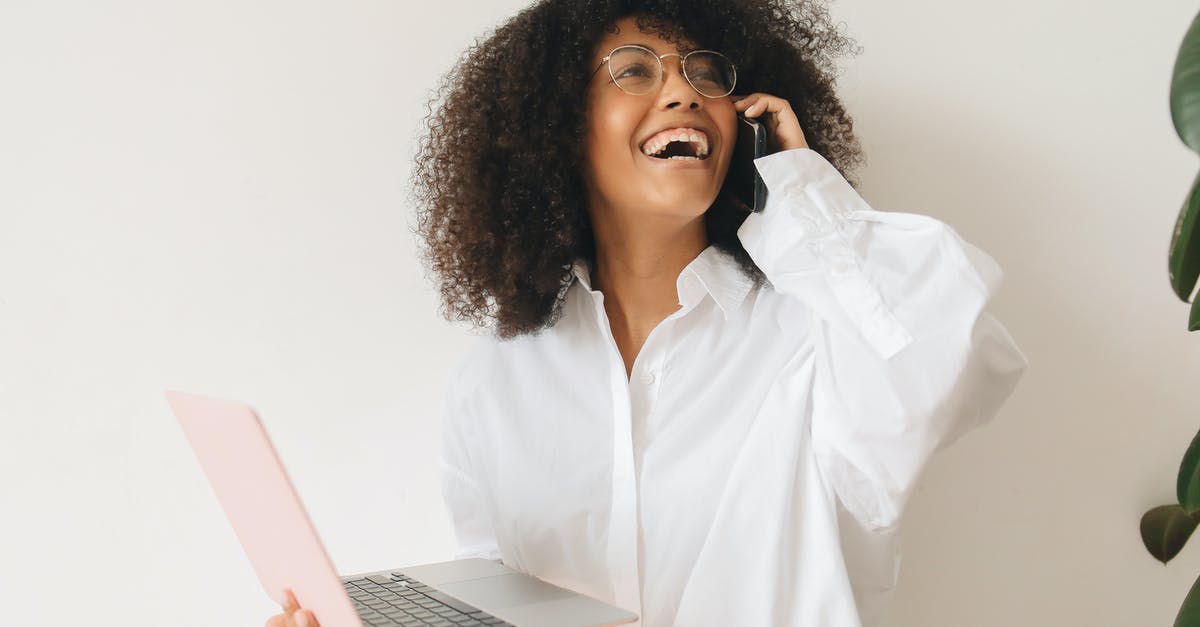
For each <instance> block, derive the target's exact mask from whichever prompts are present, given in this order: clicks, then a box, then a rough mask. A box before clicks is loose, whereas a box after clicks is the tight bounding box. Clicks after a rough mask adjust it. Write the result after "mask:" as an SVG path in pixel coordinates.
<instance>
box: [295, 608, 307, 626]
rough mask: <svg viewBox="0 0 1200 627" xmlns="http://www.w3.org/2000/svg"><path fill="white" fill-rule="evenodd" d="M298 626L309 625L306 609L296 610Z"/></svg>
mask: <svg viewBox="0 0 1200 627" xmlns="http://www.w3.org/2000/svg"><path fill="white" fill-rule="evenodd" d="M296 627H308V612H305V611H304V610H300V611H299V612H296Z"/></svg>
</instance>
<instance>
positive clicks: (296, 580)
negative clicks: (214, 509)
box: [166, 392, 362, 627]
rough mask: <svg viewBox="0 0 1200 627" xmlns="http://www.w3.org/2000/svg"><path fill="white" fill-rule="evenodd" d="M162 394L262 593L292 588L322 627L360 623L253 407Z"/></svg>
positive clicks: (275, 594)
mask: <svg viewBox="0 0 1200 627" xmlns="http://www.w3.org/2000/svg"><path fill="white" fill-rule="evenodd" d="M166 395H167V402H168V403H169V404H170V405H171V410H172V411H173V412H175V416H176V417H177V418H179V422H180V424H181V425H183V431H184V433H186V434H187V438H188V440H189V441H191V443H192V449H193V450H195V451H196V457H198V458H199V460H200V466H201V467H202V468H204V473H205V474H206V475H208V480H209V483H211V484H212V487H213V491H215V492H216V494H217V500H218V501H220V503H221V507H222V508H224V509H225V515H226V516H227V517H229V522H231V523H232V524H233V530H234V532H236V533H237V537H238V540H239V541H241V543H242V549H243V550H245V552H246V555H247V556H248V557H249V558H250V563H251V564H253V565H254V571H255V572H256V573H257V574H258V580H259V581H260V582H262V585H263V589H265V590H266V592H267V595H269V596H270V597H271V598H272V599H273V600H275V601H276V602H282V600H283V599H284V593H283V590H284V588H291V589H292V590H293V591H294V592H295V594H296V600H297V601H299V603H300V606H301V607H303V608H305V609H307V610H310V611H311V612H313V614H315V615H316V617H317V621H318V622H319V623H321V627H362V622H361V621H360V620H359V618H358V613H357V612H355V611H354V605H353V604H352V603H351V602H350V597H349V596H347V595H346V592H345V589H344V588H343V587H342V582H341V579H339V578H338V575H337V571H336V570H334V567H333V563H332V562H330V561H329V556H328V554H326V553H325V548H324V546H322V545H321V540H320V538H318V537H317V532H316V530H315V529H313V526H312V522H311V521H310V520H309V518H308V514H307V513H306V512H305V511H304V506H303V505H301V503H300V498H299V497H298V496H297V495H296V491H295V490H294V489H293V488H292V483H291V481H290V480H288V477H287V473H286V472H284V470H283V465H282V464H280V462H279V457H278V456H277V455H276V454H275V447H273V446H272V445H271V441H270V439H269V438H268V437H267V433H266V431H265V430H264V429H263V426H262V422H261V421H260V420H259V418H258V415H257V414H255V412H254V409H253V408H251V407H250V406H249V405H246V404H244V403H238V402H236V401H226V400H221V399H216V398H206V397H203V396H196V395H194V394H185V393H183V392H167V393H166Z"/></svg>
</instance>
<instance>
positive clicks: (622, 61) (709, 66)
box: [608, 46, 734, 98]
mask: <svg viewBox="0 0 1200 627" xmlns="http://www.w3.org/2000/svg"><path fill="white" fill-rule="evenodd" d="M608 68H609V72H611V73H612V77H613V80H614V81H616V83H617V86H618V87H620V88H621V89H623V90H625V91H627V92H629V93H631V94H634V95H641V94H645V93H649V92H650V91H653V90H654V89H656V88H657V87H658V83H659V81H660V80H662V76H661V72H662V63H660V61H659V59H658V57H656V56H654V55H653V54H652V53H650V52H649V51H647V50H645V49H643V48H637V47H633V46H628V47H622V48H618V49H617V50H616V51H614V52H613V54H612V56H611V57H610V58H609V60H608ZM683 73H684V76H686V77H687V79H688V80H689V81H690V82H691V84H692V86H693V87H695V88H696V91H698V92H700V93H701V94H703V95H705V96H708V97H710V98H720V97H721V96H725V95H728V94H729V93H731V92H732V91H733V83H734V69H733V64H732V63H730V61H729V59H727V58H726V57H725V56H724V55H721V54H719V53H716V52H709V51H706V50H701V51H697V52H693V53H692V54H690V55H688V56H687V59H686V60H685V62H684V65H683Z"/></svg>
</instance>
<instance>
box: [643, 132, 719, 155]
mask: <svg viewBox="0 0 1200 627" xmlns="http://www.w3.org/2000/svg"><path fill="white" fill-rule="evenodd" d="M673 141H677V142H680V141H686V142H693V143H694V144H695V145H696V154H697V155H698V157H699V158H700V159H703V158H704V157H706V156H708V138H707V137H705V136H704V135H703V134H700V133H689V132H684V131H675V132H671V133H668V134H665V135H660V136H658V137H656V138H655V139H653V140H651V141H649V142H646V144H645V145H644V146H642V152H644V153H645V154H646V155H647V156H650V157H652V156H654V155H657V154H658V153H660V152H662V151H663V150H664V149H665V148H666V147H667V144H669V143H671V142H673ZM689 158H691V159H696V158H697V157H689Z"/></svg>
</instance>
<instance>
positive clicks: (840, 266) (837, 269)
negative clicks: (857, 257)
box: [833, 261, 850, 276]
mask: <svg viewBox="0 0 1200 627" xmlns="http://www.w3.org/2000/svg"><path fill="white" fill-rule="evenodd" d="M849 271H850V262H848V261H835V262H833V273H834V274H836V275H839V276H840V275H843V274H846V273H847V272H849Z"/></svg>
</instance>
